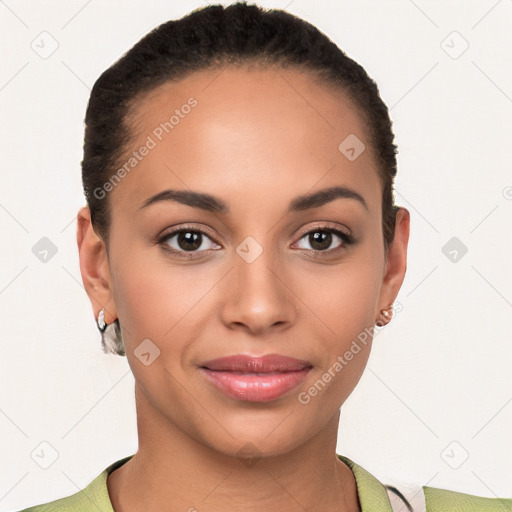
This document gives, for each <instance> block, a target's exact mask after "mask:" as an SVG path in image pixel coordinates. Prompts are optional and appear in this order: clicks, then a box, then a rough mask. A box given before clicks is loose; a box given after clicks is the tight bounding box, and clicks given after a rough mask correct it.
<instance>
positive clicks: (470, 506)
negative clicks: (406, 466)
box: [423, 487, 512, 512]
mask: <svg viewBox="0 0 512 512" xmlns="http://www.w3.org/2000/svg"><path fill="white" fill-rule="evenodd" d="M423 491H424V493H425V503H426V505H427V512H472V511H474V512H512V498H484V497H482V496H474V495H473V494H465V493H462V492H456V491H450V490H448V489H439V488H437V487H423Z"/></svg>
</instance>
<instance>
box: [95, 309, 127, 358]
mask: <svg viewBox="0 0 512 512" xmlns="http://www.w3.org/2000/svg"><path fill="white" fill-rule="evenodd" d="M96 325H97V326H98V329H99V331H100V332H101V346H102V347H103V352H105V353H106V354H117V355H119V356H124V355H126V352H125V348H124V343H123V337H122V336H121V326H120V325H119V320H118V319H117V318H116V319H115V320H114V321H113V322H112V323H111V324H107V323H106V322H105V309H104V308H103V309H102V310H101V311H100V312H99V314H98V319H97V321H96Z"/></svg>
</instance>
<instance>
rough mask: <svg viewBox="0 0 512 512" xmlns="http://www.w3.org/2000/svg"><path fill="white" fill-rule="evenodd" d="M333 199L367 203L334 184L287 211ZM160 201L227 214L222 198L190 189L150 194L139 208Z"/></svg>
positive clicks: (292, 204) (294, 203)
mask: <svg viewBox="0 0 512 512" xmlns="http://www.w3.org/2000/svg"><path fill="white" fill-rule="evenodd" d="M335 199H355V200H356V201H358V202H360V203H361V204H362V205H363V206H364V208H365V209H366V210H368V205H367V204H366V201H365V200H364V198H363V197H362V196H361V195H360V194H359V193H358V192H356V191H355V190H353V189H351V188H349V187H345V186H336V187H329V188H324V189H322V190H318V191H316V192H311V193H309V194H305V195H302V196H298V197H296V198H295V199H293V200H292V201H291V202H290V204H289V206H288V213H293V212H299V211H304V210H309V209H311V208H318V207H320V206H322V205H324V204H327V203H330V202H331V201H334V200H335ZM161 201H174V202H177V203H181V204H184V205H187V206H191V207H193V208H200V209H201V210H206V211H209V212H216V213H223V214H228V213H229V212H230V210H229V206H228V205H227V204H226V203H225V202H224V201H223V200H222V199H219V198H217V197H215V196H212V195H210V194H206V193H202V192H194V191H191V190H170V189H168V190H164V191H162V192H159V193H158V194H155V195H154V196H151V197H150V198H149V199H147V200H146V201H144V203H143V204H142V206H141V207H140V208H139V209H140V210H141V209H143V208H147V207H148V206H150V205H153V204H155V203H158V202H161Z"/></svg>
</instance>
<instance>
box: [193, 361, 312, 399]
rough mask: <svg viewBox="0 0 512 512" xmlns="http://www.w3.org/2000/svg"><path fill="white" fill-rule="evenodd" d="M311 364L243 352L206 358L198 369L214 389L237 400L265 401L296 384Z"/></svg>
mask: <svg viewBox="0 0 512 512" xmlns="http://www.w3.org/2000/svg"><path fill="white" fill-rule="evenodd" d="M312 367H313V365H312V364H311V363H309V362H307V361H304V360H300V359H295V358H292V357H288V356H282V355H278V354H272V355H267V356H263V357H253V356H247V355H244V354H240V355H235V356H228V357H223V358H219V359H214V360H211V361H206V362H204V363H202V364H201V365H200V366H199V370H200V371H201V373H202V374H203V375H204V376H205V378H206V380H207V381H208V382H209V383H210V384H212V385H213V386H214V388H215V389H216V390H217V391H220V392H222V393H223V394H224V395H226V396H228V397H230V398H234V399H237V400H243V401H248V402H269V401H271V400H276V399H278V398H280V397H282V396H283V395H285V394H286V393H288V392H289V391H291V390H292V389H293V388H295V387H297V386H298V385H299V384H300V383H301V382H302V381H303V380H304V379H305V378H306V376H307V375H308V374H309V372H310V371H311V369H312Z"/></svg>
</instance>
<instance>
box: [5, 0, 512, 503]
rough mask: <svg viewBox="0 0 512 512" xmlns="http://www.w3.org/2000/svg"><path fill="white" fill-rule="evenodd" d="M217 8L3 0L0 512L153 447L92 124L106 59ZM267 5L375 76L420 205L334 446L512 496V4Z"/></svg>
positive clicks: (386, 467)
mask: <svg viewBox="0 0 512 512" xmlns="http://www.w3.org/2000/svg"><path fill="white" fill-rule="evenodd" d="M226 3H229V2H226ZM202 5H207V3H206V2H204V3H202V2H200V1H175V2H170V1H156V0H151V1H145V2H127V1H122V2H121V1H112V0H109V1H99V0H89V1H84V0H67V1H59V2H55V1H53V2H51V1H45V2H36V1H32V2H29V1H21V0H5V1H3V2H1V3H0V39H1V49H2V50H1V51H2V60H1V68H0V108H1V123H0V141H1V147H2V150H1V153H0V155H1V161H0V173H1V187H0V229H1V243H2V250H1V256H0V258H1V264H0V315H1V330H2V332H1V335H2V341H1V344H2V345H1V346H2V357H1V358H0V376H1V379H2V380H1V388H0V433H1V436H0V453H1V460H2V464H1V466H0V511H1V512H5V511H13V510H19V509H20V508H23V507H25V506H28V505H32V504H35V503H42V502H46V501H49V500H53V499H56V498H60V497H63V496H65V495H69V494H72V493H75V492H77V491H78V490H79V489H81V488H83V487H85V486H86V485H87V484H88V483H89V482H90V481H91V480H92V479H93V478H94V477H96V476H97V475H98V474H99V473H100V472H101V471H102V470H103V469H104V468H105V467H106V466H107V465H109V464H111V463H112V462H114V461H115V460H118V459H120V458H121V457H124V456H126V455H129V454H132V453H134V452H135V451H136V449H137V437H136V424H135V420H136V417H135V405H134V396H133V387H134V382H133V377H132V374H131V372H130V370H129V367H128V364H127V360H126V358H124V357H119V356H115V355H106V354H103V352H102V351H101V346H100V337H99V332H98V331H97V329H96V326H95V323H94V318H93V314H92V308H91V306H90V303H89V300H88V298H87V296H86V294H85V291H84V289H83V287H82V282H81V276H80V271H79V266H78V253H77V248H76V241H75V230H76V213H77V211H78V209H79V208H80V207H81V206H82V205H84V204H85V199H84V196H83V193H82V189H81V178H80V161H81V158H82V144H83V118H84V114H85V108H86V104H87V100H88V97H89V92H90V88H91V87H92V85H93V83H94V81H95V80H96V79H97V78H98V76H99V75H100V73H101V72H102V71H103V70H104V69H106V68H107V67H109V66H110V65H111V64H112V63H113V62H114V61H115V60H116V59H117V58H118V57H120V56H121V55H122V54H123V53H124V52H125V51H126V50H128V49H129V48H130V47H131V46H132V45H133V44H134V43H135V42H136V41H138V40H139V38H140V37H142V36H143V35H144V34H146V33H147V32H148V31H149V30H150V29H152V28H154V27H155V26H157V25H159V24H160V23H163V22H165V21H167V20H169V19H171V18H179V17H181V16H183V15H185V14H186V13H187V12H189V11H191V10H192V9H195V8H197V7H200V6H202ZM260 5H262V6H264V7H275V8H285V9H287V10H289V11H290V12H292V13H294V14H297V15H299V16H301V17H303V18H304V19H306V20H307V21H310V22H311V23H313V24H315V25H316V26H317V27H318V28H319V29H320V30H322V31H323V32H325V33H326V34H327V35H328V36H329V37H330V38H332V39H333V40H334V41H335V42H336V43H337V44H338V45H339V46H340V48H342V49H343V50H344V51H346V52H347V54H348V55H349V56H351V57H352V58H354V59H356V60H357V61H358V62H360V63H361V64H362V65H363V66H364V67H365V69H366V70H367V71H368V73H369V74H370V76H372V77H373V78H374V79H375V80H376V81H377V83H378V84H379V87H380V90H381V94H382V97H383V99H384V101H385V102H386V103H387V105H388V106H389V107H390V109H391V117H392V119H393V121H394V130H395V133H396V141H397V143H398V146H399V155H398V164H399V165H398V169H399V170H398V177H397V180H396V201H397V203H398V204H400V205H403V206H405V207H407V208H408V209H409V211H410V212H411V238H410V243H409V259H408V270H407V275H406V278H405V281H404V284H403V287H402V290H401V292H400V295H399V296H398V299H397V300H398V301H399V302H400V304H401V305H402V307H403V309H402V311H401V312H400V313H399V314H398V315H397V316H396V318H395V319H394V320H393V321H392V322H391V323H390V324H389V325H388V326H387V327H386V328H384V329H383V330H382V331H380V332H379V333H378V335H377V336H376V337H375V341H374V346H373V351H372V354H371V356H370V360H369V362H368V366H367V368H366V370H365V373H364V375H363V377H362V378H361V381H360V382H359V384H358V386H357V387H356V389H355V390H354V392H353V393H352V395H351V396H350V397H349V399H348V400H347V402H346V403H345V404H344V406H343V407H342V416H341V426H340V431H339V442H338V453H342V454H345V455H347V456H348V457H350V458H351V459H352V460H354V461H356V462H357V463H358V464H360V465H362V466H363V467H364V468H365V469H367V470H368V471H370V472H371V473H372V474H373V475H375V476H376V477H377V478H379V479H380V480H381V481H383V482H386V483H393V482H396V481H409V482H417V483H421V484H422V485H430V486H433V487H442V488H448V489H453V490H457V491H460V492H466V493H471V494H477V495H481V496H489V497H494V496H500V497H510V496H512V469H511V464H510V461H511V460H512V436H511V435H510V433H511V432H512V384H511V371H510V368H511V362H512V343H511V341H512V340H511V328H510V325H511V323H510V320H511V318H512V317H511V312H512V311H511V310H512V270H511V267H512V241H511V236H510V235H511V219H512V173H511V171H510V169H511V167H510V162H511V161H512V159H511V156H512V155H511V152H512V144H511V142H510V141H511V124H512V123H511V113H512V99H511V98H512V68H511V67H510V64H509V63H510V53H511V51H510V48H511V47H512V46H511V43H512V36H511V32H512V31H511V30H510V26H511V25H510V23H511V18H512V3H511V2H509V1H495V0H492V1H490V0H489V1H487V0H485V1H484V0H480V1H471V2H468V1H462V0H461V1H452V2H443V1H420V0H417V1H415V2H413V1H411V0H400V1H398V0H396V1H387V2H377V1H374V2H370V1H355V0H354V1H342V2H339V1H336V2H335V1H325V0H324V1H321V0H316V1H315V2H307V1H305V0H292V1H290V0H282V1H274V2H271V1H264V2H261V3H260ZM41 239H44V240H43V241H41ZM46 239H48V240H46ZM49 241H50V242H51V243H49ZM37 244H46V245H45V247H50V248H51V249H50V251H49V253H48V255H47V257H46V261H42V259H41V254H40V253H38V248H39V247H40V246H39V245H37ZM44 466H47V468H46V469H45V467H44Z"/></svg>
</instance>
